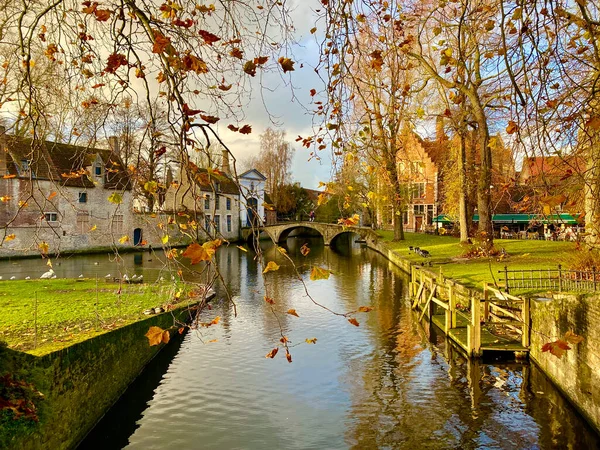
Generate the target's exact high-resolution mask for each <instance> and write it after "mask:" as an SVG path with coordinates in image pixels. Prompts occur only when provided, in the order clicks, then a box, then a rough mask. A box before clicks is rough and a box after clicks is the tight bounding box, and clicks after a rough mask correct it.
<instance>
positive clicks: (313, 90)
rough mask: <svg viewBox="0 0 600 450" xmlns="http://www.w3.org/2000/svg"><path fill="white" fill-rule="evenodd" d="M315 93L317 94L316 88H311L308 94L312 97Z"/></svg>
mask: <svg viewBox="0 0 600 450" xmlns="http://www.w3.org/2000/svg"><path fill="white" fill-rule="evenodd" d="M315 95H317V90H316V89H311V90H310V96H311V97H314V96H315Z"/></svg>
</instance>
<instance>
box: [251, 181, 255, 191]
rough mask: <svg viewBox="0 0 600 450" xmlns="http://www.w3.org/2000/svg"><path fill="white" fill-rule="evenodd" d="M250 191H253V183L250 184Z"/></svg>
mask: <svg viewBox="0 0 600 450" xmlns="http://www.w3.org/2000/svg"><path fill="white" fill-rule="evenodd" d="M250 191H254V181H252V182H251V183H250Z"/></svg>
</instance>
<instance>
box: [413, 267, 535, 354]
mask: <svg viewBox="0 0 600 450" xmlns="http://www.w3.org/2000/svg"><path fill="white" fill-rule="evenodd" d="M410 293H411V297H412V307H413V309H416V310H418V311H419V312H420V316H419V319H420V320H421V319H423V318H424V317H425V316H426V317H427V318H428V319H429V320H430V321H432V322H433V323H435V324H436V325H437V326H438V327H439V328H441V329H442V330H443V331H444V333H445V334H446V335H447V336H449V337H450V338H451V339H452V340H454V341H455V342H456V343H457V344H458V345H459V346H460V347H462V348H463V349H464V350H465V352H466V353H467V354H468V355H469V356H473V357H478V356H481V355H482V354H483V353H484V352H485V351H511V352H526V351H528V348H529V343H530V341H529V339H530V334H529V331H530V330H529V323H530V311H529V299H528V298H521V297H516V296H514V295H511V294H508V293H505V292H502V291H500V290H499V289H496V288H494V287H492V286H488V285H487V284H485V283H484V285H483V292H479V291H470V294H465V289H460V290H459V289H457V285H456V284H455V283H453V282H451V281H450V280H445V279H444V277H443V276H442V275H441V274H440V276H438V275H437V274H433V273H432V272H429V271H426V270H425V269H424V268H420V267H418V266H413V267H412V270H411V291H410ZM440 311H441V312H440ZM499 329H502V330H504V331H506V332H505V333H503V335H502V336H501V335H499V334H498V333H497V330H499Z"/></svg>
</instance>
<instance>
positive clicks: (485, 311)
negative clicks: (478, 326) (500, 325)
mask: <svg viewBox="0 0 600 450" xmlns="http://www.w3.org/2000/svg"><path fill="white" fill-rule="evenodd" d="M489 299H490V291H489V290H488V284H487V283H486V282H485V281H484V282H483V301H484V303H483V321H484V322H485V323H487V321H488V320H490V302H489Z"/></svg>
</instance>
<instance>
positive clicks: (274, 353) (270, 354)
mask: <svg viewBox="0 0 600 450" xmlns="http://www.w3.org/2000/svg"><path fill="white" fill-rule="evenodd" d="M278 351H279V347H275V348H274V349H273V350H271V351H270V352H269V353H267V354H266V355H265V358H271V359H273V358H275V355H276V354H277V352H278Z"/></svg>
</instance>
